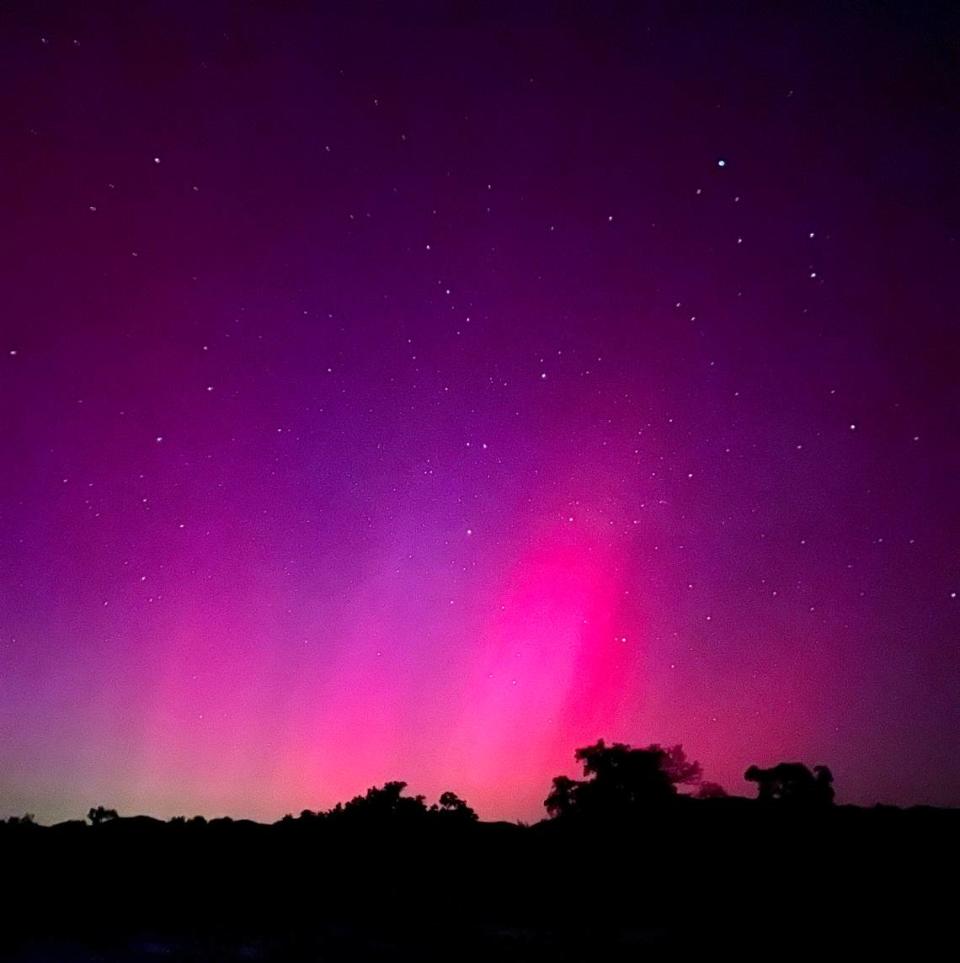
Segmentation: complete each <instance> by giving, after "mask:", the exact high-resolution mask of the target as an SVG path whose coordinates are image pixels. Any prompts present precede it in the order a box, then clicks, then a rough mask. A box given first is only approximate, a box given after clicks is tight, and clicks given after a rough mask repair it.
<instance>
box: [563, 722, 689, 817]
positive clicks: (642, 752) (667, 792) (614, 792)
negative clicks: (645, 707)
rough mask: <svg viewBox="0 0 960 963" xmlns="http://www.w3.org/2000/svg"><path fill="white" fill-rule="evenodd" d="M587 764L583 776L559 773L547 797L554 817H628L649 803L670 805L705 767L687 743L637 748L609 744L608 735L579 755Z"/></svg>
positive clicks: (582, 749)
mask: <svg viewBox="0 0 960 963" xmlns="http://www.w3.org/2000/svg"><path fill="white" fill-rule="evenodd" d="M574 755H575V758H576V759H577V761H578V762H580V763H582V764H583V774H584V777H585V778H584V779H583V780H575V779H570V778H569V777H567V776H557V777H556V778H555V779H554V780H553V789H552V790H551V792H550V795H549V796H547V798H546V799H545V800H544V806H545V807H546V809H547V812H548V813H549V814H550V816H551V817H557V816H565V815H570V814H574V813H576V814H578V815H583V816H621V817H623V816H628V815H631V814H634V813H637V812H639V811H641V810H643V809H645V808H647V807H651V806H658V805H663V804H665V803H669V802H670V801H671V800H673V799H674V798H675V797H676V795H677V786H678V785H683V784H688V783H695V782H699V780H700V777H701V772H702V770H701V767H700V764H699V763H698V762H690V761H689V760H688V759H687V757H686V754H685V753H684V751H683V747H682V746H679V745H676V746H671V747H669V748H666V749H665V748H663V747H662V746H658V745H652V746H647V747H646V748H645V749H634V748H633V747H631V746H628V745H626V744H624V743H620V742H615V743H614V744H613V745H610V746H608V745H607V744H606V743H605V742H604V741H603V740H602V739H600V740H599V741H598V742H596V743H595V744H594V745H592V746H584V747H583V748H581V749H578V750H577V751H576V753H575V754H574Z"/></svg>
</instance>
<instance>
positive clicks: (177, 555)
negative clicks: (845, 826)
mask: <svg viewBox="0 0 960 963" xmlns="http://www.w3.org/2000/svg"><path fill="white" fill-rule="evenodd" d="M958 51H960V15H958V13H957V11H956V9H955V8H954V9H953V10H952V11H951V8H950V5H948V4H942V5H940V4H916V3H915V4H906V3H905V4H902V5H897V4H889V3H876V4H859V3H829V4H824V5H817V4H801V5H786V4H783V5H778V4H770V5H765V4H754V5H727V4H717V3H709V4H707V3H704V4H699V3H693V4H671V3H665V4H660V3H651V4H640V3H638V4H616V5H614V4H607V3H591V4H586V3H584V4H549V5H547V4H543V5H541V4H535V3H514V4H503V5H498V4H477V5H472V4H452V3H451V4H445V5H437V6H428V5H425V4H421V3H410V4H406V3H396V4H385V5H381V6H378V7H369V8H366V9H364V8H363V7H362V6H361V5H358V4H352V5H349V6H348V5H344V6H343V7H342V8H334V7H333V6H331V5H327V4H321V3H306V2H285V3H280V2H274V3H268V2H260V3H250V2H233V3H214V2H205V3H186V2H184V3H173V2H169V3H156V4H152V3H136V4H126V3H116V4H105V3H100V4H98V3H93V4H77V3H64V4H57V3H45V4H34V3H27V2H23V3H16V2H15V3H8V4H4V5H3V9H2V11H0V177H2V180H0V225H2V232H0V244H2V258H0V292H2V299H0V464H2V471H0V815H4V816H5V815H11V814H19V813H22V812H24V811H32V812H35V813H36V814H37V816H38V818H40V819H42V820H44V821H47V820H55V819H61V818H66V817H78V816H80V815H82V814H83V813H85V812H86V810H87V808H88V807H89V806H91V805H96V804H101V803H102V804H105V805H108V806H113V807H116V808H118V809H119V810H120V811H121V813H131V812H149V813H152V814H155V815H159V816H164V817H166V816H171V815H174V814H177V813H186V814H193V813H197V812H199V813H204V814H206V815H208V816H210V815H218V814H229V815H232V816H249V817H253V818H260V819H275V818H278V817H279V816H281V815H283V813H285V812H299V811H300V810H301V809H303V808H311V809H317V808H326V807H329V806H330V805H332V804H333V803H335V802H336V801H337V800H341V799H345V798H349V797H350V796H352V795H355V794H356V793H358V792H362V791H363V790H365V789H366V787H368V786H370V785H372V784H374V783H381V782H383V781H385V780H387V779H405V780H407V781H408V782H409V783H410V788H411V791H413V792H422V793H425V794H427V795H428V797H431V798H432V797H435V796H436V795H437V794H438V793H439V792H441V791H442V790H445V789H454V790H455V791H457V792H458V793H460V794H461V795H462V796H464V797H465V798H466V799H467V800H468V801H469V802H470V803H471V804H472V805H474V806H475V808H476V809H477V810H478V811H479V812H480V814H481V816H482V817H484V818H490V819H492V818H508V819H517V818H523V819H528V820H529V819H537V818H540V817H541V816H542V815H543V809H542V800H543V798H544V797H545V795H546V793H547V790H548V789H549V784H550V779H551V778H552V776H554V775H556V774H558V773H562V772H566V773H570V774H573V773H575V772H576V768H575V764H574V759H573V750H574V748H576V747H577V746H580V745H585V744H587V743H589V742H593V741H594V740H596V739H597V738H599V737H601V736H603V737H605V738H607V739H608V740H611V739H618V740H622V741H626V742H630V743H631V744H635V745H646V744H648V743H651V742H661V743H666V744H672V743H676V742H682V743H683V745H684V747H685V749H686V750H687V753H688V755H690V756H691V757H693V758H695V759H699V760H700V762H701V763H702V764H703V767H704V772H705V776H706V777H707V778H709V779H711V780H714V781H717V782H720V783H722V784H723V785H724V786H725V787H726V788H727V789H728V790H729V791H731V792H743V793H750V794H752V788H751V787H749V786H748V784H746V783H744V782H743V781H742V773H743V771H744V769H745V768H746V767H747V765H749V764H750V763H754V762H756V763H760V764H765V765H770V764H773V763H775V762H777V761H780V760H795V759H797V760H803V761H806V762H807V763H809V764H814V763H826V764H829V765H830V767H831V768H832V769H833V771H834V774H835V777H836V784H837V790H838V800H839V801H841V802H855V803H865V804H872V803H874V802H877V801H882V802H889V803H897V804H903V805H905V804H911V803H920V802H923V803H934V804H960V736H958V734H960V698H958V693H960V646H958V641H960V598H958V596H957V593H958V592H960V552H958V540H960V512H958V505H957V503H958V498H960V471H958V469H960V430H958V411H960V387H958V386H960V352H958V350H957V349H958V345H960V338H958V334H957V307H956V305H957V285H958V273H960V272H958V268H960V243H958V240H957V238H958V233H957V232H958V230H960V228H958V213H960V210H958V209H960V203H958V198H960V189H958V180H957V178H958V172H960V150H958V147H960V109H958V108H960V68H958Z"/></svg>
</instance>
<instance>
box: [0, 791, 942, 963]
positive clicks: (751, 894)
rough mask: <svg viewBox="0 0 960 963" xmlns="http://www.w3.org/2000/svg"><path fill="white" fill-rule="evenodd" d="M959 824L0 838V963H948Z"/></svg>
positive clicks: (858, 815) (364, 828)
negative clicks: (890, 960)
mask: <svg viewBox="0 0 960 963" xmlns="http://www.w3.org/2000/svg"><path fill="white" fill-rule="evenodd" d="M958 830H960V811H957V810H931V809H911V810H898V809H888V808H876V809H869V810H868V809H856V808H853V807H834V808H829V809H826V810H823V811H804V810H790V809H789V808H784V807H783V806H779V805H777V804H773V805H768V806H763V805H761V804H757V803H755V802H753V801H748V800H740V799H727V800H709V801H697V802H693V801H690V802H689V803H688V804H679V805H675V806H673V807H671V808H669V809H666V810H662V811H655V812H651V813H650V814H649V817H647V818H645V819H643V820H642V821H640V822H636V821H634V822H632V823H631V824H629V825H625V826H624V825H621V826H615V825H612V824H610V823H606V824H604V825H597V824H592V825H570V824H567V825H563V824H561V823H558V822H550V823H541V824H538V825H537V826H533V827H529V828H526V827H519V826H513V825H509V824H504V823H493V824H491V823H467V822H462V821H459V820H455V819H444V818H442V817H441V818H435V817H434V818H425V819H419V820H411V821H404V820H397V819H388V820H385V821H382V822H378V823H370V822H359V821H357V822H349V821H344V820H341V821H339V822H335V821H332V820H325V819H317V818H304V819H297V820H288V821H285V822H281V823H277V824H274V825H272V826H264V825H259V824H255V823H249V822H242V821H240V822H230V821H226V820H215V821H213V822H211V823H206V824H200V823H196V824H195V823H190V822H188V823H186V824H171V823H161V822H157V821H155V820H151V819H147V818H143V817H140V818H135V819H120V820H116V821H111V822H107V823H104V824H103V825H100V826H96V827H90V826H86V825H84V824H82V823H70V824H61V825H60V826H56V827H35V826H10V825H6V824H4V825H0V856H2V870H0V871H2V874H3V881H4V897H3V903H2V907H3V909H2V919H3V920H4V922H3V923H2V938H0V958H2V959H4V960H14V961H17V963H27V961H29V963H41V961H42V963H48V961H50V963H80V961H83V963H92V961H100V963H132V961H160V960H163V961H174V963H179V961H197V963H199V961H234V960H237V961H239V960H267V961H287V960H289V961H318V963H319V961H326V960H330V961H336V960H343V961H354V960H358V961H359V960H365V961H366V960H370V961H380V960H383V961H387V960H407V959H410V960H503V961H541V960H542V961H551V963H558V961H564V960H571V961H572V960H585V961H593V960H598V961H599V960H643V959H665V958H667V957H668V956H669V957H671V958H677V957H681V958H685V957H687V956H691V955H694V954H696V955H700V954H702V953H705V952H717V951H719V952H730V951H732V952H734V953H736V954H737V955H738V956H744V957H755V956H759V957H761V958H772V957H787V958H791V957H793V956H795V955H799V954H803V955H805V956H811V955H815V956H817V957H831V958H832V957H834V956H836V955H837V954H841V953H845V954H854V953H855V954H857V956H858V957H860V956H862V954H865V953H869V954H873V953H876V954H880V953H882V954H883V955H884V956H885V957H886V956H889V955H891V954H893V955H894V956H901V957H904V958H920V957H923V956H926V955H927V954H930V955H932V953H933V952H934V951H937V950H939V947H940V946H941V945H942V944H943V941H944V940H948V942H947V944H946V945H950V944H951V943H952V936H951V933H952V931H953V926H954V922H955V915H956V905H957V897H958V886H957V877H958V871H957V865H958V863H957V857H958V855H960V853H958V841H960V833H958Z"/></svg>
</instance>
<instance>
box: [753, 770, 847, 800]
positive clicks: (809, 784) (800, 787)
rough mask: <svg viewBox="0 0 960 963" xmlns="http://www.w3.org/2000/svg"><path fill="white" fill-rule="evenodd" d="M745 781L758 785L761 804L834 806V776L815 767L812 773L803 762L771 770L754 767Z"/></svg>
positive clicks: (828, 771) (758, 796)
mask: <svg viewBox="0 0 960 963" xmlns="http://www.w3.org/2000/svg"><path fill="white" fill-rule="evenodd" d="M814 773H815V774H816V775H814ZM743 778H744V779H746V780H747V781H748V782H755V783H756V784H757V799H759V800H760V801H761V802H785V803H790V804H792V805H802V806H808V805H828V806H829V805H830V804H831V803H832V802H833V797H834V791H833V773H832V772H830V770H829V769H828V768H827V767H826V766H814V767H813V771H812V772H811V771H810V769H808V768H807V766H805V765H804V764H803V763H802V762H780V763H777V765H775V766H771V767H770V768H769V769H762V768H760V766H750V768H749V769H748V770H747V771H746V772H745V773H744V774H743Z"/></svg>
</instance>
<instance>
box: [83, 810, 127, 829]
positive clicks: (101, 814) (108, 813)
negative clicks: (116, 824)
mask: <svg viewBox="0 0 960 963" xmlns="http://www.w3.org/2000/svg"><path fill="white" fill-rule="evenodd" d="M119 818H120V817H119V815H118V814H117V811H116V809H104V808H103V806H97V807H96V808H93V807H91V809H90V811H89V812H88V813H87V819H89V820H90V822H91V824H92V825H94V826H99V825H100V824H101V823H105V822H109V821H110V820H111V819H119Z"/></svg>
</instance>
